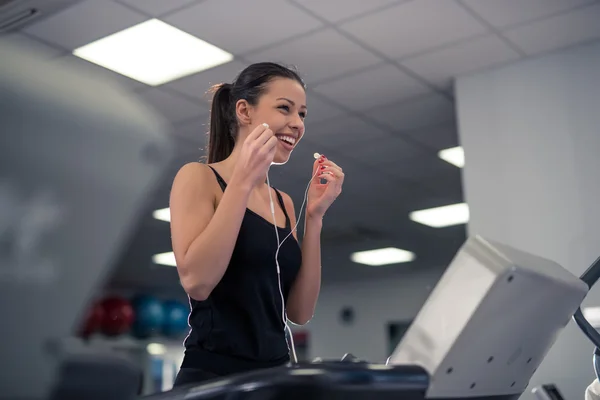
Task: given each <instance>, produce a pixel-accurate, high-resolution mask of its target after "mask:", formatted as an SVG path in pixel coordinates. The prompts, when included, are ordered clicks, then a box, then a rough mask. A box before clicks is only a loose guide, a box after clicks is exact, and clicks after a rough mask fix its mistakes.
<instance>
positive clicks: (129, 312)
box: [101, 297, 134, 336]
mask: <svg viewBox="0 0 600 400" xmlns="http://www.w3.org/2000/svg"><path fill="white" fill-rule="evenodd" d="M101 306H102V308H103V309H104V317H103V320H102V328H101V330H102V333H103V334H105V335H106V336H118V335H122V334H123V333H126V332H127V331H129V329H130V328H131V324H132V323H133V319H134V315H133V307H131V303H130V302H129V301H128V300H127V299H124V298H121V297H109V298H107V299H104V300H103V301H102V303H101Z"/></svg>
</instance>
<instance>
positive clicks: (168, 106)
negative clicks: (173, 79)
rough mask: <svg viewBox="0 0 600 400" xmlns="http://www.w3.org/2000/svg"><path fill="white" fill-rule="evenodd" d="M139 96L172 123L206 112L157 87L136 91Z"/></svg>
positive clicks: (195, 104) (198, 105) (198, 106)
mask: <svg viewBox="0 0 600 400" xmlns="http://www.w3.org/2000/svg"><path fill="white" fill-rule="evenodd" d="M138 94H139V96H140V98H141V99H142V100H144V101H145V102H147V103H148V104H149V105H150V106H152V107H154V108H155V109H156V110H157V111H158V112H159V113H160V114H162V115H163V116H164V117H165V118H167V119H168V120H169V121H170V122H172V123H178V122H181V121H185V120H187V119H191V118H193V117H196V116H199V115H201V114H205V113H206V109H205V108H204V107H203V106H201V105H200V104H198V103H193V102H191V101H189V100H187V99H185V98H183V97H180V96H177V95H174V94H171V93H169V92H166V91H164V90H162V89H159V88H150V89H146V90H143V91H141V92H139V93H138Z"/></svg>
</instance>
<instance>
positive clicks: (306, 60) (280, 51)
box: [245, 29, 381, 84]
mask: <svg viewBox="0 0 600 400" xmlns="http://www.w3.org/2000/svg"><path fill="white" fill-rule="evenodd" d="M245 58H247V59H249V60H250V61H253V62H260V61H275V62H282V63H284V64H288V65H289V64H292V65H295V66H296V67H297V68H298V70H299V72H300V75H301V76H302V77H303V79H304V80H305V81H306V82H307V83H309V84H310V83H313V82H316V81H321V80H324V79H329V78H331V77H334V76H337V75H342V74H344V73H347V72H350V71H356V70H360V69H362V68H365V67H368V66H371V65H375V64H378V63H379V62H381V60H380V59H378V58H377V57H375V56H374V55H372V54H371V53H369V52H367V51H366V50H364V49H362V48H361V47H359V46H357V45H356V44H354V43H352V42H351V41H349V40H348V39H346V38H344V37H343V36H342V35H340V34H339V33H337V32H336V31H334V30H333V29H328V30H325V31H319V32H316V33H313V34H311V35H308V36H303V37H301V38H299V39H296V40H294V41H291V42H288V43H286V44H285V45H281V46H276V47H272V48H269V49H267V50H264V51H261V52H258V53H253V54H249V55H247V56H246V57H245Z"/></svg>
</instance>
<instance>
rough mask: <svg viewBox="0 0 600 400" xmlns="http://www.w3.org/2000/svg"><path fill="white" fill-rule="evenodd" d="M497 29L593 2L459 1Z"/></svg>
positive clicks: (529, 0)
mask: <svg viewBox="0 0 600 400" xmlns="http://www.w3.org/2000/svg"><path fill="white" fill-rule="evenodd" d="M461 1H462V3H463V4H465V5H466V6H467V7H469V8H470V9H471V10H473V11H475V12H476V13H477V14H478V15H480V16H481V17H482V18H483V19H485V20H486V21H487V22H489V23H490V24H492V25H493V26H495V27H497V28H503V27H506V26H508V25H514V24H520V23H523V22H527V21H531V20H534V19H538V18H546V17H549V16H551V15H553V14H556V13H560V12H564V11H567V10H569V9H571V8H573V7H578V6H581V5H583V4H586V3H587V4H589V3H593V2H594V1H595V0H502V1H498V0H461Z"/></svg>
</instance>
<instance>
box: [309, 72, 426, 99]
mask: <svg viewBox="0 0 600 400" xmlns="http://www.w3.org/2000/svg"><path fill="white" fill-rule="evenodd" d="M314 91H315V92H318V93H320V94H322V95H324V96H326V97H328V98H330V99H332V100H334V101H336V102H337V103H340V104H342V105H344V106H346V107H348V108H350V109H353V110H356V111H361V110H365V109H369V108H374V107H377V106H380V105H383V104H388V103H393V102H397V101H400V100H403V99H407V98H410V97H413V96H416V95H420V94H425V93H428V92H431V89H429V88H428V87H427V86H425V85H423V84H422V83H421V82H419V81H417V80H416V79H414V78H412V77H410V76H408V75H407V74H405V73H404V72H402V71H400V70H399V69H398V68H397V67H396V66H394V65H392V64H384V65H380V66H378V67H375V68H372V69H368V70H366V71H362V72H359V73H357V74H352V75H350V76H346V77H344V78H341V79H336V80H334V81H332V82H329V83H324V84H322V85H317V86H316V87H315V88H314Z"/></svg>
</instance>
